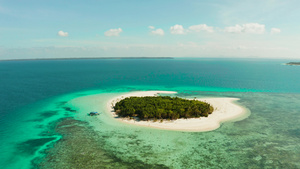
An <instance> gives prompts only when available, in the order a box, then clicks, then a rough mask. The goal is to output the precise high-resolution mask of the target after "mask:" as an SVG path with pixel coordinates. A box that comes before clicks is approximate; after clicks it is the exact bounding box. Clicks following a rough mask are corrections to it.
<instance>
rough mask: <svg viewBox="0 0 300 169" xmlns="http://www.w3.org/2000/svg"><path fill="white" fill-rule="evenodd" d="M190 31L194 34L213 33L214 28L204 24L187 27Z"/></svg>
mask: <svg viewBox="0 0 300 169" xmlns="http://www.w3.org/2000/svg"><path fill="white" fill-rule="evenodd" d="M189 30H190V31H194V32H201V31H206V32H210V33H212V32H214V28H213V27H211V26H207V25H206V24H200V25H192V26H190V27H189Z"/></svg>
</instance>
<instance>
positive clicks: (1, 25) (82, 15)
mask: <svg viewBox="0 0 300 169" xmlns="http://www.w3.org/2000/svg"><path fill="white" fill-rule="evenodd" d="M299 5H300V1H297V0H243V1H236V0H172V1H167V0H166V1H158V0H152V1H141V0H126V1H124V0H98V1H77V0H73V1H58V0H51V1H48V0H45V1H38V0H27V1H24V0H0V21H1V22H0V59H20V58H24V59H26V58H61V57H140V56H141V57H150V56H153V57H161V56H164V57H218V58H219V57H233V58H236V57H238V58H248V57H254V58H291V59H293V58H295V59H300V49H298V48H299V47H298V46H299V45H298V44H300V33H299V32H300V31H299V30H300V22H298V21H299V18H300V11H299V10H298V8H299Z"/></svg>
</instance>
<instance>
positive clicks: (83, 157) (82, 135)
mask: <svg viewBox="0 0 300 169" xmlns="http://www.w3.org/2000/svg"><path fill="white" fill-rule="evenodd" d="M52 125H53V124H52ZM52 128H53V129H54V130H55V131H54V133H58V134H60V135H62V136H63V138H62V139H61V140H60V141H58V142H56V143H55V144H54V145H53V147H52V148H51V149H48V150H45V151H44V152H43V153H44V154H45V156H44V157H42V158H36V159H34V160H33V161H32V167H33V168H66V169H68V168H78V169H79V168H80V169H81V168H160V169H161V168H168V167H167V166H165V165H163V164H155V165H152V164H147V163H144V162H142V161H140V160H136V159H131V160H130V161H124V160H123V159H121V158H119V157H116V156H115V155H114V152H110V151H108V150H105V149H103V147H104V145H105V141H106V139H107V138H109V136H107V137H103V136H100V135H99V134H98V133H97V132H95V131H94V130H93V129H92V128H91V127H90V126H88V124H87V123H86V122H82V121H78V120H75V119H73V118H65V119H63V120H61V121H58V122H56V123H55V126H52Z"/></svg>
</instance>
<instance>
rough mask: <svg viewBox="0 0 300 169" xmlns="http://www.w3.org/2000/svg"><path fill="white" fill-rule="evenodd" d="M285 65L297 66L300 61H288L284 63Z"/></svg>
mask: <svg viewBox="0 0 300 169" xmlns="http://www.w3.org/2000/svg"><path fill="white" fill-rule="evenodd" d="M286 65H297V66H300V62H289V63H286Z"/></svg>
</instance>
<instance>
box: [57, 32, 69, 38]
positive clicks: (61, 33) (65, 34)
mask: <svg viewBox="0 0 300 169" xmlns="http://www.w3.org/2000/svg"><path fill="white" fill-rule="evenodd" d="M57 35H58V36H62V37H67V36H69V33H68V32H64V31H58V33H57Z"/></svg>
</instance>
